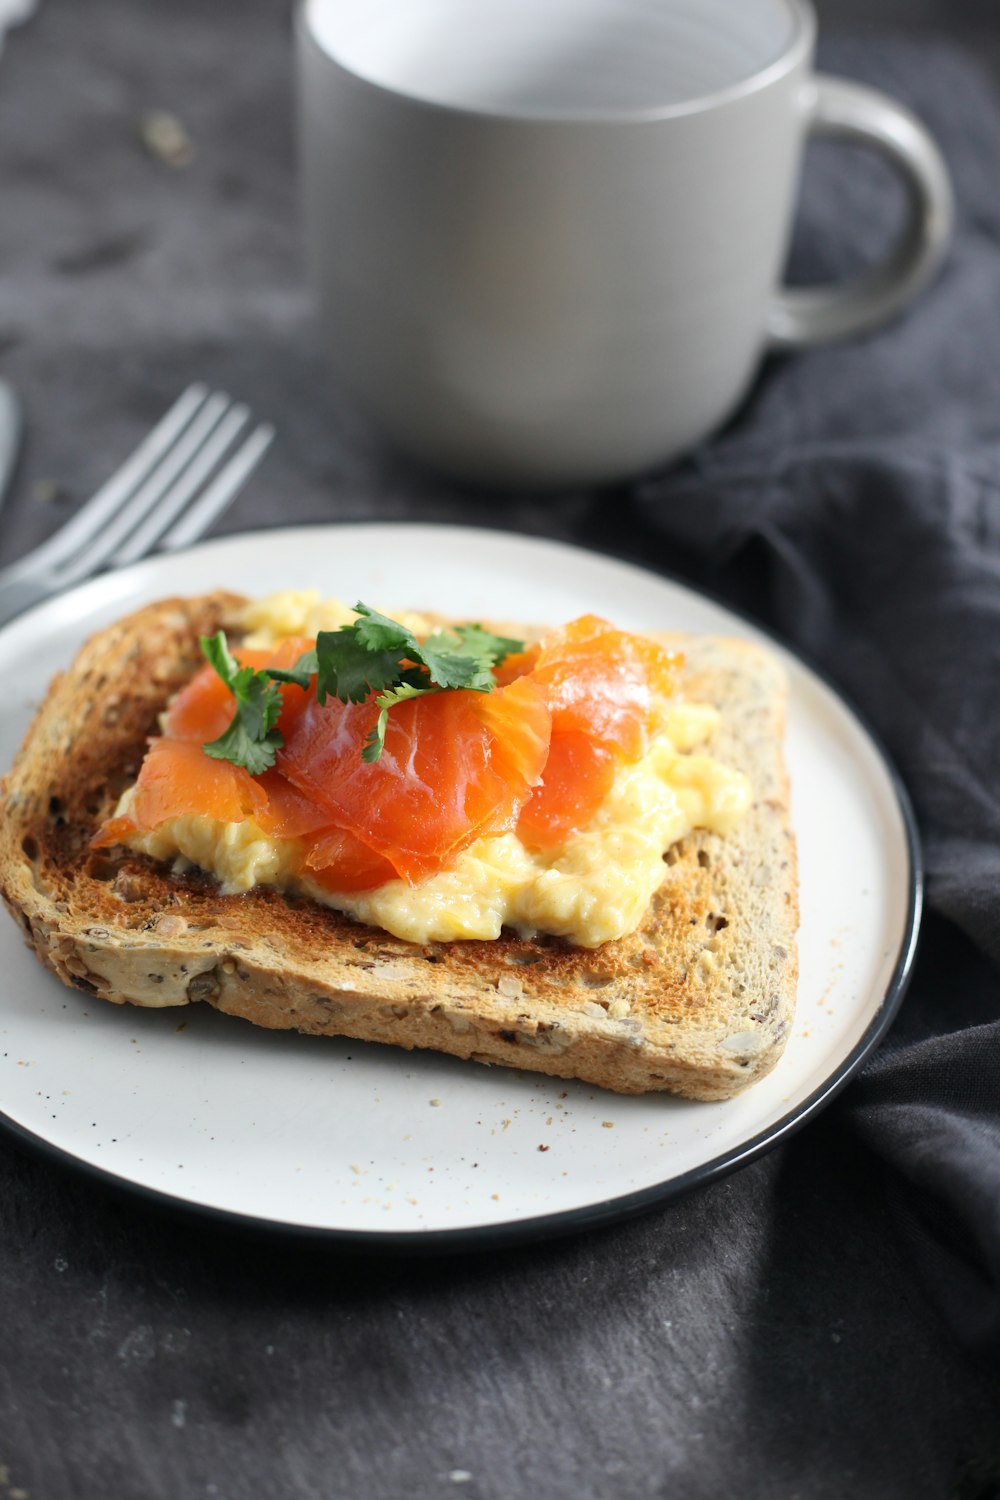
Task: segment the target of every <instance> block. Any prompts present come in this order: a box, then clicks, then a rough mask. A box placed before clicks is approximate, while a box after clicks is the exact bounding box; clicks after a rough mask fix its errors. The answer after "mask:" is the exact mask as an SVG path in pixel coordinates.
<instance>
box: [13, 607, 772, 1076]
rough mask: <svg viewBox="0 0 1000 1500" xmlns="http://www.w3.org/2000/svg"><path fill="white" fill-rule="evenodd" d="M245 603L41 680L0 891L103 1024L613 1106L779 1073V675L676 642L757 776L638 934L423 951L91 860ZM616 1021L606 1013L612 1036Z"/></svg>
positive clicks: (104, 855)
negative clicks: (541, 1087) (383, 1049)
mask: <svg viewBox="0 0 1000 1500" xmlns="http://www.w3.org/2000/svg"><path fill="white" fill-rule="evenodd" d="M243 602H244V601H243V600H241V599H240V597H239V596H237V595H234V594H228V593H223V592H220V593H216V594H212V595H208V596H204V597H202V598H197V599H169V600H165V601H163V602H161V603H158V604H154V605H150V606H149V607H147V608H146V609H143V610H140V611H139V612H138V613H136V614H134V615H132V616H130V617H128V618H127V619H124V620H122V621H120V622H118V623H117V624H116V625H114V626H112V627H110V628H109V629H107V630H104V631H102V632H101V633H100V634H99V635H97V636H95V637H93V638H92V639H91V640H89V641H88V642H87V643H86V644H85V645H84V647H83V648H82V650H81V652H80V654H79V656H78V657H77V659H76V661H75V662H74V664H73V665H72V667H71V668H70V669H69V670H68V671H67V672H65V673H63V674H62V675H61V676H59V677H57V678H56V679H55V681H54V682H53V684H52V686H51V688H50V691H49V693H48V696H47V697H46V700H45V702H44V703H43V705H42V707H41V708H40V709H39V711H38V714H37V715H36V717H35V720H34V722H33V723H32V725H31V727H30V729H29V731H28V733H27V736H26V738H25V741H24V744H23V745H22V747H21V750H20V752H19V753H18V756H17V758H16V760H15V763H14V765H13V767H12V768H11V770H10V772H9V773H8V775H7V776H6V777H5V778H4V780H3V782H2V783H0V795H2V802H3V818H2V825H0V891H2V894H3V896H4V900H5V901H6V904H7V906H8V908H9V910H10V911H11V914H12V915H13V917H14V918H15V920H16V921H17V922H19V923H20V925H21V926H22V928H23V930H24V933H25V936H26V938H27V940H28V942H29V943H30V944H31V945H32V946H33V948H34V949H35V952H36V953H37V955H38V957H39V958H40V959H41V961H42V962H43V963H44V964H45V965H46V966H47V967H49V968H50V969H52V971H53V972H54V973H56V974H57V975H58V976H59V978H60V979H62V980H63V981H64V982H65V983H66V984H70V985H73V986H75V987H76V988H78V989H82V990H85V991H87V992H88V993H91V994H94V995H98V996H100V997H101V998H103V999H107V1000H110V1001H112V1002H114V1003H116V1004H120V1003H122V1002H125V1001H130V1002H132V1003H134V1004H136V1005H141V1006H156V1007H160V1006H166V1005H186V1004H188V1003H191V1002H195V1001H205V1002H207V1003H208V1004H210V1005H213V1006H215V1007H216V1008H217V1009H218V1010H221V1011H224V1012H226V1013H227V1014H230V1015H233V1016H242V1017H243V1018H245V1019H246V1020H248V1021H251V1022H253V1023H254V1024H255V1025H258V1026H266V1027H270V1028H275V1029H296V1030H299V1031H305V1032H311V1033H316V1034H321V1035H345V1036H350V1037H356V1038H358V1039H360V1040H365V1041H376V1042H388V1043H392V1044H393V1045H396V1046H402V1047H407V1048H411V1047H429V1048H434V1049H436V1050H438V1051H442V1052H448V1053H451V1054H453V1055H455V1056H457V1057H462V1058H472V1059H475V1060H476V1061H479V1062H484V1063H499V1064H505V1065H507V1066H513V1067H518V1068H522V1069H528V1070H532V1071H537V1072H542V1073H548V1074H553V1075H555V1076H558V1077H561V1078H580V1079H583V1080H585V1081H587V1082H590V1083H593V1084H597V1085H600V1086H602V1087H604V1088H609V1089H614V1090H616V1091H618V1092H621V1093H641V1092H645V1091H647V1090H657V1089H665V1090H670V1091H673V1092H676V1093H679V1094H683V1095H686V1096H688V1097H690V1098H695V1099H724V1098H728V1097H729V1096H731V1095H732V1094H735V1093H737V1092H739V1091H740V1090H741V1089H743V1088H745V1087H746V1086H747V1085H748V1084H750V1083H752V1082H754V1081H755V1080H756V1079H758V1078H761V1077H762V1076H763V1075H764V1074H765V1073H767V1072H768V1071H770V1069H771V1068H772V1067H773V1066H774V1064H775V1062H776V1061H777V1059H778V1057H779V1056H780V1053H781V1050H782V1048H783V1046H784V1042H785V1039H786V1036H787V1033H788V1028H789V1024H790V1021H791V1016H792V1011H793V1007H794V997H795V984H796V977H797V959H796V946H795V933H796V928H797V925H798V904H797V881H796V864H795V846H794V839H793V836H792V833H791V831H790V828H789V822H788V784H787V778H786V775H785V770H784V765H783V761H782V755H781V740H782V735H783V725H784V699H785V689H784V683H783V677H782V673H781V671H780V669H779V668H778V667H777V665H776V664H775V663H774V662H773V661H772V660H771V659H770V658H769V657H768V656H767V655H766V654H765V653H764V652H762V651H760V650H759V649H758V648H756V647H754V646H751V645H749V644H747V643H746V642H742V641H737V640H725V639H717V638H683V639H682V638H680V637H677V638H670V639H671V643H672V644H673V643H675V642H676V643H678V644H681V645H683V647H684V649H685V651H686V653H687V657H688V667H687V673H686V682H685V689H686V691H687V692H688V694H689V696H690V697H692V698H697V699H700V700H703V701H707V702H711V703H715V704H716V705H717V706H718V707H719V708H720V709H721V710H722V713H723V727H722V729H721V730H720V732H719V734H718V735H717V736H716V739H715V742H714V744H713V753H715V754H716V755H717V756H718V757H719V759H720V760H722V761H724V762H727V763H729V764H731V765H736V766H739V767H740V768H741V769H743V770H745V771H746V772H747V774H748V775H749V777H750V780H751V784H752V786H753V789H754V802H753V806H752V808H751V810H750V812H749V813H748V814H747V816H746V818H745V819H744V820H743V823H742V824H741V826H740V827H739V829H738V830H737V832H736V833H735V834H732V835H730V836H729V837H727V838H725V839H723V838H720V837H718V836H716V835H714V834H709V833H704V832H697V833H694V834H692V835H690V836H689V837H688V838H686V839H684V840H682V841H681V842H680V843H679V844H677V845H675V847H674V848H673V849H671V850H670V851H669V852H668V854H667V856H666V863H667V873H666V877H665V879H664V882H663V885H662V886H661V888H660V890H659V892H658V893H657V895H656V897H655V898H654V900H653V902H652V903H651V906H650V909H649V912H648V914H647V918H646V920H645V922H644V923H643V925H642V927H641V928H640V930H639V931H638V932H636V933H634V934H632V935H631V936H630V937H627V938H623V939H621V940H619V941H616V942H612V943H608V944H606V945H605V946H604V947H602V948H599V949H596V950H589V949H588V950H583V949H578V948H573V947H571V946H569V945H568V944H566V943H565V942H563V941H561V940H558V939H554V938H553V939H547V938H544V937H542V938H537V939H534V940H530V939H524V938H520V937H518V936H516V935H514V934H507V933H506V932H505V933H504V934H503V935H502V936H501V937H500V938H499V939H498V940H497V941H495V942H455V943H431V944H427V945H423V946H417V945H414V944H412V943H407V942H404V941H402V940H400V939H398V938H395V937H392V936H390V935H389V934H388V933H385V932H382V931H380V930H378V929H376V928H371V927H365V926H362V925H361V924H359V923H357V922H355V921H353V920H351V919H350V918H348V917H345V916H342V915H340V914H339V913H337V912H334V911H332V910H330V909H329V908H327V907H324V906H321V905H319V904H317V903H315V902H313V901H309V900H305V899H298V898H290V897H287V896H284V895H282V894H281V893H279V892H277V891H275V890H273V889H269V888H260V889H257V890H254V891H252V892H250V893H249V894H247V895H242V896H224V895H222V894H221V893H220V891H219V888H218V886H217V885H216V883H215V882H214V881H213V880H211V879H210V878H208V877H203V876H199V875H175V874H173V873H171V872H170V871H169V870H168V869H166V868H165V867H163V866H160V865H157V864H155V863H153V862H152V861H150V860H147V859H145V858H143V857H142V856H138V855H134V854H131V853H128V852H126V851H124V850H112V851H100V852H92V851H91V850H90V848H89V841H90V838H91V836H92V834H93V832H94V830H95V829H96V827H97V825H98V824H99V823H100V822H101V821H102V819H104V818H105V817H107V816H108V815H109V814H110V813H111V811H112V809H113V808H114V805H115V803H116V801H117V799H118V796H119V795H120V793H121V791H122V789H123V788H124V787H125V786H126V785H128V784H129V783H130V782H131V781H133V780H134V778H135V776H136V774H137V772H138V768H139V765H140V762H141V759H142V755H143V753H144V749H145V742H146V739H147V737H148V736H149V735H150V734H154V733H155V732H156V730H157V719H158V715H159V713H160V712H161V711H162V709H163V708H164V706H165V704H166V702H167V701H168V699H169V698H170V697H171V695H172V694H173V693H175V692H176V691H177V690H178V689H179V688H180V687H181V686H182V685H183V684H184V683H185V682H186V681H187V680H188V679H189V678H190V676H191V675H192V673H193V672H194V670H196V668H197V666H198V665H200V663H201V657H200V653H199V650H198V636H199V635H201V634H210V633H212V632H214V631H215V630H217V629H219V628H223V627H229V628H232V627H233V624H234V621H235V619H236V617H237V615H238V611H239V607H240V606H241V604H242V603H243ZM609 1010H611V1011H613V1014H609Z"/></svg>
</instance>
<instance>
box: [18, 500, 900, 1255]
mask: <svg viewBox="0 0 1000 1500" xmlns="http://www.w3.org/2000/svg"><path fill="white" fill-rule="evenodd" d="M309 585H316V586H318V587H319V588H320V589H322V590H323V591H324V592H325V593H328V594H332V595H338V596H340V597H342V598H345V599H348V600H350V601H351V602H353V600H354V599H355V598H358V597H361V598H364V599H366V600H371V601H372V602H373V603H375V604H381V605H389V606H392V605H396V606H410V607H414V608H421V607H427V608H439V609H440V608H442V607H444V608H446V609H447V610H448V611H449V612H452V613H455V614H459V615H471V616H486V617H490V616H493V617H497V618H503V619H525V620H543V621H553V622H558V621H562V620H565V619H569V618H571V617H572V616H574V615H577V614H580V613H583V612H584V611H588V610H595V611H598V612H600V613H602V614H605V615H607V616H609V617H610V618H612V619H613V620H615V621H616V623H618V624H619V625H622V626H625V627H632V628H640V629H641V628H656V629H679V630H690V631H712V632H719V631H722V632H726V633H730V634H732V633H735V634H740V635H745V636H749V637H753V638H758V639H763V640H764V642H765V644H767V645H770V646H771V647H772V649H774V650H775V651H776V652H777V653H778V654H779V655H780V656H781V657H782V658H783V659H784V661H785V664H786V666H787V669H788V672H789V677H790V682H791V698H790V715H789V726H788V742H787V754H788V762H789V770H790V774H791V783H792V794H793V816H794V823H795V831H796V834H797V836H798V841H799V857H800V867H801V902H802V927H801V935H800V941H801V980H800V987H799V1002H798V1011H797V1016H796V1020H795V1025H794V1031H793V1034H792V1036H791V1039H790V1041H789V1044H788V1048H787V1050H786V1052H785V1055H784V1058H783V1059H782V1061H781V1062H780V1063H779V1065H778V1067H777V1068H776V1069H775V1071H774V1072H773V1073H772V1074H771V1075H770V1076H769V1077H768V1078H766V1079H764V1080H763V1082H761V1083H759V1084H757V1085H756V1086H755V1087H753V1088H751V1089H750V1090H749V1092H747V1093H746V1094H744V1095H742V1096H741V1097H739V1098H737V1099H734V1100H731V1101H729V1102H727V1103H725V1104H695V1103H690V1102H687V1101H684V1100H679V1099H672V1098H669V1097H665V1096H662V1095H648V1096H646V1097H645V1098H637V1099H632V1098H621V1097H619V1096H617V1095H614V1094H609V1093H604V1092H602V1091H601V1090H599V1089H594V1088H590V1087H588V1086H586V1085H583V1084H574V1083H564V1082H562V1081H560V1080H557V1079H552V1080H549V1079H546V1078H539V1077H538V1076H536V1075H533V1074H522V1073H518V1072H513V1071H507V1070H506V1069H502V1068H493V1069H487V1068H482V1067H479V1066H476V1065H474V1064H471V1063H462V1062H459V1061H457V1060H455V1059H452V1058H446V1057H438V1056H435V1055H434V1054H432V1053H419V1054H418V1053H405V1052H396V1051H394V1050H393V1049H391V1048H385V1047H377V1046H374V1045H366V1044H361V1043H358V1042H350V1041H341V1040H329V1039H317V1038H310V1037H300V1036H297V1035H293V1034H290V1033H289V1034H286V1033H271V1032H266V1031H259V1030H255V1029H254V1028H253V1027H251V1026H250V1025H248V1024H246V1023H244V1022H241V1021H237V1020H234V1019H231V1018H228V1017H225V1016H220V1015H218V1014H216V1013H215V1012H214V1011H212V1010H210V1009H209V1008H208V1007H207V1006H206V1007H199V1006H192V1007H190V1008H186V1009H183V1010H169V1011H142V1010H138V1009H132V1008H131V1007H122V1008H118V1007H116V1006H111V1005H105V1004H101V1003H100V1002H97V1001H94V1000H93V999H91V998H88V997H87V996H85V995H82V994H78V993H77V992H75V991H70V990H67V989H65V988H64V987H63V986H62V985H61V984H60V983H59V982H58V981H57V980H56V979H54V978H53V977H52V976H51V975H50V974H48V973H47V972H46V971H45V970H43V969H42V968H41V967H40V966H39V964H38V963H37V962H36V960H35V959H34V958H33V957H32V956H31V954H30V953H29V952H28V950H27V949H26V948H25V946H24V944H23V943H22V941H21V937H20V934H19V931H18V930H17V928H16V927H15V926H14V924H13V922H9V921H7V920H6V918H3V919H2V925H0V973H2V975H3V979H2V983H0V1110H2V1112H3V1117H4V1118H5V1120H6V1122H7V1124H8V1125H10V1126H11V1127H13V1128H14V1129H16V1130H17V1131H19V1132H20V1133H22V1134H24V1135H26V1136H27V1137H28V1138H30V1139H31V1140H32V1141H34V1142H35V1143H37V1144H41V1145H44V1146H45V1147H47V1148H49V1149H53V1150H55V1151H56V1152H58V1153H60V1154H61V1155H63V1156H66V1157H69V1158H72V1159H73V1160H74V1161H75V1162H77V1163H79V1164H81V1165H82V1166H84V1167H86V1168H89V1169H92V1170H95V1171H97V1172H99V1173H102V1174H107V1175H109V1176H110V1177H111V1178H113V1179H114V1180H116V1181H117V1182H119V1183H121V1184H125V1185H128V1186H130V1187H132V1188H135V1189H139V1190H140V1191H145V1192H148V1193H151V1194H155V1195H162V1196H165V1197H166V1198H169V1199H173V1200H175V1201H177V1202H180V1203H183V1204H186V1205H190V1206H193V1207H196V1208H199V1209H203V1210H208V1211H210V1212H214V1213H219V1214H223V1215H227V1216H229V1215H235V1216H239V1217H241V1218H243V1219H248V1220H254V1221H257V1222H262V1223H267V1224H271V1225H279V1226H282V1227H283V1228H285V1229H302V1230H311V1231H321V1232H325V1233H328V1234H333V1235H337V1236H342V1237H348V1238H359V1239H364V1238H365V1237H373V1236H374V1237H377V1238H378V1239H379V1240H380V1241H384V1240H385V1239H386V1238H387V1237H388V1238H390V1239H393V1238H394V1239H396V1240H397V1241H398V1242H399V1243H400V1244H403V1245H406V1246H408V1247H412V1245H413V1244H414V1243H421V1244H428V1245H431V1244H433V1245H442V1244H449V1243H461V1244H466V1243H468V1242H470V1241H472V1240H481V1239H495V1240H497V1239H503V1238H517V1237H529V1236H532V1235H538V1234H543V1233H554V1232H561V1231H563V1230H565V1229H568V1228H572V1227H575V1226H580V1225H584V1224H589V1223H596V1222H599V1221H602V1220H607V1219H612V1218H617V1217H621V1216H624V1215H625V1214H627V1213H632V1212H636V1211H638V1210H639V1209H640V1208H642V1207H644V1206H646V1205H648V1204H651V1203H653V1202H656V1201H657V1200H658V1199H661V1198H664V1197H666V1196H668V1195H669V1194H670V1193H672V1192H676V1191H677V1190H678V1189H680V1188H682V1187H685V1186H688V1185H689V1184H691V1183H692V1182H696V1181H703V1180H705V1179H707V1178H709V1177H712V1176H714V1175H717V1174H718V1173H720V1172H722V1171H724V1170H726V1169H728V1168H730V1167H732V1166H734V1165H735V1164H737V1163H739V1162H741V1161H744V1160H747V1159H749V1158H751V1157H752V1156H754V1155H757V1154H759V1153H760V1152H761V1151H762V1150H764V1149H765V1148H766V1147H767V1146H769V1145H771V1144H773V1143H774V1142H775V1141H776V1140H777V1139H779V1138H780V1137H781V1136H782V1135H783V1134H785V1133H786V1132H787V1131H788V1130H789V1129H791V1128H793V1127H794V1126H796V1125H798V1124H800V1123H802V1121H803V1120H805V1119H806V1118H808V1116H809V1115H810V1114H812V1113H813V1112H814V1111H815V1110H816V1109H817V1108H819V1107H820V1106H821V1105H822V1104H824V1103H826V1102H827V1101H828V1100H829V1099H830V1097H832V1094H833V1093H834V1092H835V1091H836V1089H837V1088H838V1087H839V1086H840V1085H841V1084H842V1083H843V1082H844V1081H845V1080H846V1078H847V1076H848V1075H849V1073H850V1072H851V1071H853V1069H854V1067H856V1066H857V1063H858V1062H859V1061H860V1059H861V1057H862V1056H863V1055H864V1054H865V1053H866V1052H867V1051H868V1050H870V1048H871V1047H872V1046H874V1044H875V1042H876V1041H877V1040H878V1038H879V1036H880V1035H881V1034H882V1032H883V1031H884V1029H885V1027H886V1026H887V1025H888V1022H889V1020H890V1019H891V1015H892V1013H893V1011H894V1009H895V1006H896V1005H897V1004H898V1000H899V998H900V996H901V993H902V989H903V986H904V984H905V980H906V977H907V972H908V969H909V963H910V959H911V957H912V953H913V947H914V943H915V937H916V928H917V920H918V915H919V898H920V881H919V871H918V867H917V866H918V860H917V856H916V844H915V840H914V836H913V824H912V818H911V815H910V813H909V811H908V809H907V805H906V801H905V797H904V796H903V794H902V793H901V789H900V787H899V784H898V781H897V779H896V777H895V776H894V773H893V772H892V770H891V769H890V768H889V767H888V765H887V764H886V761H885V759H884V757H883V755H882V753H881V752H880V750H879V749H878V747H877V746H876V745H875V744H874V743H873V741H872V739H871V737H870V735H869V734H868V732H867V731H866V730H865V729H864V728H863V726H862V725H861V724H860V723H859V722H858V720H857V718H856V717H855V715H854V714H853V713H852V712H851V710H850V709H849V708H847V707H846V706H845V704H844V703H843V701H842V700H841V699H840V698H839V697H838V696H837V694H836V693H835V692H834V691H832V690H831V688H830V687H828V686H827V685H826V684H825V683H824V682H823V681H821V680H820V678H819V677H817V676H816V675H815V673H813V672H812V671H810V670H809V669H808V668H807V667H805V666H804V665H803V664H802V663H801V662H800V661H799V660H798V659H797V658H796V657H795V656H794V655H792V654H791V653H789V652H787V651H785V650H783V649H782V648H781V647H779V646H776V645H774V643H773V642H771V641H769V640H768V639H767V638H766V637H762V636H760V633H759V632H758V631H756V630H755V629H754V628H753V627H752V626H750V625H749V624H747V623H746V622H745V621H744V620H742V619H740V618H738V617H736V616H734V615H732V614H731V613H730V612H729V611H728V610H726V609H724V608H723V607H721V606H720V605H719V604H716V603H713V602H712V601H711V600H709V599H707V598H704V597H703V596H701V595H699V594H697V593H694V592H692V591H691V590H690V589H688V588H685V587H682V586H681V585H680V584H678V583H674V582H670V581H667V580H665V579H663V578H661V577H657V576H654V575H653V574H651V573H646V572H644V571H642V570H640V569H638V568H634V567H631V566H628V565H627V564H624V563H621V562H616V561H612V560H611V559H608V558H605V557H599V556H596V555H594V554H591V553H588V552H584V551H580V550H577V549H575V548H572V547H567V546H563V545H560V544H557V543H552V542H546V541H538V540H534V539H529V538H526V537H520V536H512V535H507V534H502V533H498V532H489V531H479V530H471V529H465V528H458V527H433V526H401V525H388V526H341V527H310V528H299V529H289V530H283V531H270V532H266V533H258V534H255V535H250V536H240V537H232V538H226V539H223V540H220V541H215V542H210V543H208V544H206V545H204V546H201V547H198V548H196V549H194V550H193V551H191V552H187V553H183V554H179V555H175V556H171V557H166V558H162V559H154V560H153V561H150V562H146V563H142V564H140V565H138V566H137V567H133V568H129V569H127V570H125V571H123V572H120V573H116V574H111V575H109V576H106V577H103V578H99V579H97V580H95V581H94V582H92V583H89V584H86V585H84V587H82V588H80V589H77V590H75V591H74V592H73V593H70V594H66V595H64V596H63V597H61V598H57V599H54V600H51V601H50V602H48V603H46V604H44V605H42V606H40V607H39V608H38V609H35V610H33V611H32V612H31V613H30V614H28V615H25V616H22V617H21V618H20V619H19V620H16V621H15V622H14V623H13V624H12V625H10V626H8V628H7V629H6V630H4V631H3V632H2V633H0V677H2V680H3V682H4V687H5V703H6V704H7V705H9V708H8V711H7V712H5V714H4V716H3V718H2V721H0V763H2V764H3V765H7V764H9V762H10V759H11V757H12V755H13V753H14V751H15V749H16V747H17V745H18V743H19V741H20V739H21V736H22V734H23V732H24V729H25V726H26V725H27V722H28V717H29V714H30V713H31V711H32V709H33V708H34V706H35V704H36V703H37V701H38V699H39V697H40V696H41V694H42V693H43V692H44V688H45V685H46V684H47V682H48V679H49V677H50V675H51V674H52V673H53V672H55V671H56V670H58V669H59V668H60V667H63V666H65V665H66V664H67V663H68V662H69V661H70V659H71V658H72V656H73V654H74V651H75V649H76V647H77V645H78V644H79V643H80V641H81V640H82V639H83V637H84V636H85V635H86V634H88V633H89V632H90V631H92V630H94V629H97V628H98V627H100V626H102V625H104V624H106V623H108V622H109V621H111V620H113V619H115V618H116V617H118V616H119V615H121V614H123V613H125V612H127V611H128V610H131V609H133V608H135V607H137V606H138V605H141V604H143V603H146V602H147V601H149V600H153V599H156V598H160V597H163V596H164V595H166V594H170V593H189V594H197V593H202V592H205V591H207V590H210V589H213V588H216V587H220V586H222V587H231V588H235V589H238V590H241V591H244V592H246V593H250V594H255V593H266V592H268V591H269V590H273V589H277V588H283V587H290V586H298V587H305V586H309Z"/></svg>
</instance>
